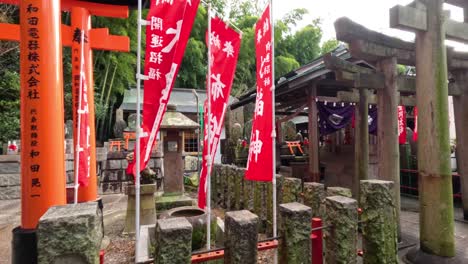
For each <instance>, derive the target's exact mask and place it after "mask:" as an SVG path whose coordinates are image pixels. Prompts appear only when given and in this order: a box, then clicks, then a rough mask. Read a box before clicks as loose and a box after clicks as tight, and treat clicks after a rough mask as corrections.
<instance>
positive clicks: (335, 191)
mask: <svg viewBox="0 0 468 264" xmlns="http://www.w3.org/2000/svg"><path fill="white" fill-rule="evenodd" d="M329 196H344V197H348V198H352V197H353V194H352V193H351V190H350V189H348V188H343V187H327V197H329Z"/></svg>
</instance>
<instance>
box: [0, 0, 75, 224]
mask: <svg viewBox="0 0 468 264" xmlns="http://www.w3.org/2000/svg"><path fill="white" fill-rule="evenodd" d="M19 8H20V29H21V30H20V31H21V40H22V41H21V43H20V63H21V66H20V67H21V68H20V74H21V95H20V97H21V144H22V145H21V146H22V149H21V175H22V176H21V192H22V197H21V207H22V213H21V228H22V229H35V228H36V225H37V222H38V220H39V218H40V217H41V216H42V215H43V214H44V213H45V212H46V211H47V209H48V208H49V207H50V206H53V205H61V204H65V203H66V197H65V177H64V172H65V167H64V166H65V157H64V153H63V149H64V143H63V139H64V129H63V119H64V111H63V83H62V80H63V74H62V43H61V37H62V36H61V31H60V2H59V1H50V0H43V1H33V0H24V1H21V5H20V6H19ZM0 32H1V31H0Z"/></svg>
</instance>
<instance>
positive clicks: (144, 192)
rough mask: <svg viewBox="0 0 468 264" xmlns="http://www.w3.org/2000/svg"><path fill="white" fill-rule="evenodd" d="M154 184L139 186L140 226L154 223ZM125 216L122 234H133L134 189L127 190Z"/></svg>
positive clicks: (130, 187) (132, 187) (131, 187)
mask: <svg viewBox="0 0 468 264" xmlns="http://www.w3.org/2000/svg"><path fill="white" fill-rule="evenodd" d="M155 191H156V185H155V184H144V185H141V186H140V226H142V225H151V224H154V223H156V209H155V205H154V193H155ZM127 194H128V200H127V214H126V217H125V228H124V233H135V213H136V210H135V187H134V186H129V188H128V189H127Z"/></svg>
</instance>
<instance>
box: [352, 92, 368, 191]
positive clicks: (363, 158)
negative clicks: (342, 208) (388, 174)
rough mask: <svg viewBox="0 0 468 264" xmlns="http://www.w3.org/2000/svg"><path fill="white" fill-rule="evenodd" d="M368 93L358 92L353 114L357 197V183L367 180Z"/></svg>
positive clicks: (357, 188) (354, 188) (354, 187)
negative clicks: (356, 104)
mask: <svg viewBox="0 0 468 264" xmlns="http://www.w3.org/2000/svg"><path fill="white" fill-rule="evenodd" d="M368 100H369V91H367V90H360V91H359V103H358V106H357V107H356V112H355V113H356V114H355V120H356V125H355V136H354V146H355V147H354V153H355V154H354V161H355V165H354V180H353V195H354V197H359V181H361V180H367V179H369V122H368V118H369V104H368Z"/></svg>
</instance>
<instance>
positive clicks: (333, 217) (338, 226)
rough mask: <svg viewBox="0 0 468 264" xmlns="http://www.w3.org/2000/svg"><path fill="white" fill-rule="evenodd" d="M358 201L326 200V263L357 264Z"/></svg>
mask: <svg viewBox="0 0 468 264" xmlns="http://www.w3.org/2000/svg"><path fill="white" fill-rule="evenodd" d="M357 208H358V207H357V201H356V200H354V199H351V198H348V197H344V196H331V197H327V198H326V199H325V211H326V216H325V225H326V226H330V227H329V228H326V229H324V236H325V263H327V264H338V263H343V264H344V263H346V264H355V263H357V262H356V261H357V236H358V232H357V228H358V211H357Z"/></svg>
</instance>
